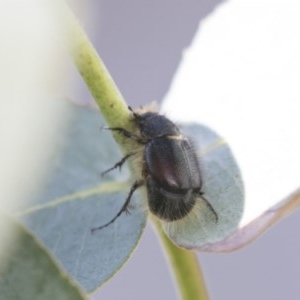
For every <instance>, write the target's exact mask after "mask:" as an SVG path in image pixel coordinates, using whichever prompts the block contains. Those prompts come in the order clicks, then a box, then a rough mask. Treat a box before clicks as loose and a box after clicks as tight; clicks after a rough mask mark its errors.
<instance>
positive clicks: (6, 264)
mask: <svg viewBox="0 0 300 300" xmlns="http://www.w3.org/2000/svg"><path fill="white" fill-rule="evenodd" d="M3 224H5V226H6V228H8V227H9V229H10V231H9V232H10V234H12V233H13V234H14V237H13V238H12V237H11V236H10V235H7V231H6V232H5V234H4V233H3V232H1V233H2V234H1V236H0V238H1V243H2V246H3V245H5V249H4V250H5V252H4V253H1V254H2V255H1V256H0V258H1V261H0V298H1V299H6V300H20V299H22V300H33V299H43V300H53V299H60V300H83V299H87V298H86V297H85V296H84V295H83V293H82V292H80V290H79V289H78V287H77V286H76V285H75V284H74V283H73V282H72V280H71V279H70V278H68V277H67V276H66V274H65V273H64V272H63V271H62V270H61V268H60V267H59V266H58V265H57V264H56V263H55V262H54V260H53V259H52V257H51V256H50V255H49V253H48V252H47V251H46V249H45V248H44V247H43V246H42V245H40V243H39V242H38V241H37V240H36V239H35V238H34V237H33V236H32V235H31V234H30V233H29V232H27V231H26V230H25V228H23V227H22V226H21V225H20V224H17V223H15V222H13V221H12V220H10V219H8V218H6V217H4V216H3V215H2V214H1V226H3ZM2 248H3V247H2ZM2 250H3V249H2Z"/></svg>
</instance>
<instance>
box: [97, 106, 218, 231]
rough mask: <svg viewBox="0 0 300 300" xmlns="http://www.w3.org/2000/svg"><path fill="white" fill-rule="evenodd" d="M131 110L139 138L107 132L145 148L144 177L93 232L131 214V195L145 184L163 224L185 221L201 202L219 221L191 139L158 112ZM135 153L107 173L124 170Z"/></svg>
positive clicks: (149, 198)
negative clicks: (204, 189)
mask: <svg viewBox="0 0 300 300" xmlns="http://www.w3.org/2000/svg"><path fill="white" fill-rule="evenodd" d="M129 109H130V111H131V112H132V113H133V122H134V124H135V126H136V127H137V128H138V130H139V135H137V134H134V133H132V132H129V131H127V130H125V129H124V128H119V127H114V128H107V129H109V130H113V131H117V132H118V133H120V134H122V135H123V136H125V137H127V138H130V139H132V140H134V141H136V142H137V143H139V144H141V145H143V146H144V147H143V154H142V170H141V178H140V179H138V180H137V181H135V182H134V184H133V185H132V187H131V190H130V192H129V194H128V196H127V198H126V201H125V203H124V205H123V206H122V208H121V210H120V211H119V212H118V213H117V215H116V216H115V217H114V218H113V219H112V220H111V221H109V222H108V223H106V224H105V225H102V226H100V227H98V228H94V229H92V231H94V230H97V229H102V228H104V227H107V226H108V225H110V224H112V223H113V222H114V221H115V220H116V219H117V218H118V217H119V216H120V215H121V214H122V213H123V212H124V211H125V212H126V211H128V205H129V202H130V199H131V197H132V194H133V193H134V191H135V190H136V189H137V188H139V187H141V186H143V185H146V187H147V193H148V206H149V209H150V211H151V212H152V213H153V214H154V215H155V216H156V217H158V218H159V219H160V220H162V221H166V222H172V221H176V220H180V219H182V218H184V217H185V216H187V215H188V214H189V213H190V211H191V210H192V209H193V207H194V206H195V203H196V201H199V199H200V201H201V200H202V201H204V202H205V203H206V205H207V206H208V208H209V209H210V210H211V212H212V213H213V214H214V216H215V218H216V221H217V220H218V215H217V213H216V212H215V210H214V208H213V207H212V205H211V204H210V203H209V202H208V201H207V200H206V199H205V198H204V197H203V192H202V178H201V172H200V167H199V162H198V157H197V155H196V152H195V149H194V148H193V146H192V144H191V142H190V141H189V139H188V138H186V137H184V136H183V135H182V134H181V131H180V129H179V128H178V126H176V125H175V124H174V123H173V122H172V121H170V120H169V119H168V118H166V117H165V116H163V115H159V114H158V113H155V112H145V113H136V112H134V111H133V110H132V109H131V108H130V107H129ZM136 154H138V152H130V153H128V154H127V155H126V156H125V157H124V158H123V159H122V160H121V161H119V162H118V163H116V164H115V165H114V166H113V167H112V168H110V169H109V170H107V171H105V172H104V173H107V172H109V171H111V170H113V169H115V168H117V167H121V166H122V165H123V164H124V162H125V161H126V160H127V159H128V158H129V157H131V156H133V155H136ZM104 173H103V174H104Z"/></svg>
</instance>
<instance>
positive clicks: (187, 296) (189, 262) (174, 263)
mask: <svg viewBox="0 0 300 300" xmlns="http://www.w3.org/2000/svg"><path fill="white" fill-rule="evenodd" d="M152 220H153V223H154V225H155V227H156V230H157V232H158V235H159V237H160V240H161V242H162V245H163V247H164V250H165V252H166V254H167V255H166V256H167V258H168V260H169V263H170V266H171V268H172V270H173V274H174V277H175V280H176V282H177V284H178V285H177V286H178V288H179V292H180V296H181V299H182V300H208V299H209V296H208V292H207V289H206V285H205V281H204V277H203V274H202V271H201V269H200V265H199V262H198V259H197V256H196V254H195V253H194V252H192V251H188V250H184V249H181V248H178V247H177V246H175V245H174V244H173V243H172V242H171V241H170V239H169V238H168V237H167V236H166V235H165V233H164V232H163V230H162V228H161V225H160V223H159V221H157V220H154V218H153V219H152Z"/></svg>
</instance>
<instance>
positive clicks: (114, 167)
mask: <svg viewBox="0 0 300 300" xmlns="http://www.w3.org/2000/svg"><path fill="white" fill-rule="evenodd" d="M134 154H136V152H130V153H128V154H127V155H125V156H124V157H123V158H122V159H121V160H120V161H119V162H117V163H116V164H115V165H114V166H112V167H111V168H109V169H108V170H106V171H104V172H102V173H101V176H103V175H104V174H106V173H108V172H110V171H112V170H114V169H116V168H119V169H121V167H122V166H123V164H124V163H125V161H126V160H127V159H128V158H129V157H130V156H132V155H134Z"/></svg>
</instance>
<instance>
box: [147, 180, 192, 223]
mask: <svg viewBox="0 0 300 300" xmlns="http://www.w3.org/2000/svg"><path fill="white" fill-rule="evenodd" d="M147 192H148V205H149V209H150V211H151V212H152V213H153V214H154V215H155V216H157V217H158V218H159V219H161V220H164V221H168V222H170V221H175V220H179V219H181V218H183V217H185V216H186V215H188V213H189V212H190V211H191V210H192V208H193V207H194V205H195V202H196V197H195V195H193V191H192V190H191V189H190V190H178V193H175V192H172V191H167V190H165V189H164V188H163V187H161V186H160V185H159V184H158V183H157V182H155V181H154V180H153V179H152V178H151V177H149V178H148V180H147Z"/></svg>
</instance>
